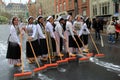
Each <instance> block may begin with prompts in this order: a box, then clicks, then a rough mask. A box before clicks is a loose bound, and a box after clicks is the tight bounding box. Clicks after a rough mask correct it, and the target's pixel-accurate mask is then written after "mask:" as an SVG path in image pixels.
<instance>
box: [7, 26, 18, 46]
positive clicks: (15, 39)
mask: <svg viewBox="0 0 120 80" xmlns="http://www.w3.org/2000/svg"><path fill="white" fill-rule="evenodd" d="M8 40H9V41H10V42H15V43H18V44H20V38H19V35H17V31H16V29H15V27H14V26H13V25H11V27H10V37H9V39H8Z"/></svg>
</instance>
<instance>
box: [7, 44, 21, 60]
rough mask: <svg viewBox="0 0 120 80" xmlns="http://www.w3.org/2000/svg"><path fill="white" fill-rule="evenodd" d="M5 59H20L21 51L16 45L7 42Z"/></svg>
mask: <svg viewBox="0 0 120 80" xmlns="http://www.w3.org/2000/svg"><path fill="white" fill-rule="evenodd" d="M6 58H8V59H20V58H21V51H20V46H19V44H18V43H14V42H8V49H7V55H6Z"/></svg>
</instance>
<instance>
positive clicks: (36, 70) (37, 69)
mask: <svg viewBox="0 0 120 80" xmlns="http://www.w3.org/2000/svg"><path fill="white" fill-rule="evenodd" d="M46 68H47V66H42V67H39V68H35V69H34V70H33V71H34V72H38V71H42V70H44V69H46Z"/></svg>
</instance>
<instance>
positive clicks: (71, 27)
mask: <svg viewBox="0 0 120 80" xmlns="http://www.w3.org/2000/svg"><path fill="white" fill-rule="evenodd" d="M66 30H67V31H68V32H69V33H70V35H72V37H74V33H73V25H72V23H71V22H70V21H67V22H66Z"/></svg>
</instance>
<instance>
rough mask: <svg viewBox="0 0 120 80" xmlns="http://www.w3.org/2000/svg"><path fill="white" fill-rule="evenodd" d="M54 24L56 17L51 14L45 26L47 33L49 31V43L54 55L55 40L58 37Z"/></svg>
mask: <svg viewBox="0 0 120 80" xmlns="http://www.w3.org/2000/svg"><path fill="white" fill-rule="evenodd" d="M53 24H54V19H53V17H52V16H49V17H48V18H47V23H46V27H45V28H46V31H47V33H49V34H48V35H47V37H48V41H49V45H50V50H51V52H53V54H51V55H52V56H53V57H54V55H56V41H55V40H56V37H55V34H54V31H55V29H54V26H53Z"/></svg>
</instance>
